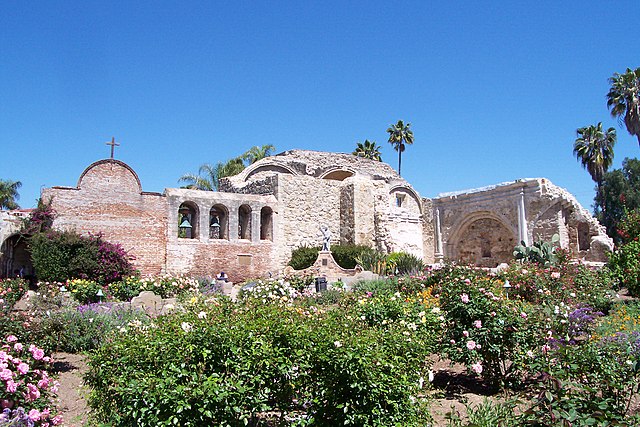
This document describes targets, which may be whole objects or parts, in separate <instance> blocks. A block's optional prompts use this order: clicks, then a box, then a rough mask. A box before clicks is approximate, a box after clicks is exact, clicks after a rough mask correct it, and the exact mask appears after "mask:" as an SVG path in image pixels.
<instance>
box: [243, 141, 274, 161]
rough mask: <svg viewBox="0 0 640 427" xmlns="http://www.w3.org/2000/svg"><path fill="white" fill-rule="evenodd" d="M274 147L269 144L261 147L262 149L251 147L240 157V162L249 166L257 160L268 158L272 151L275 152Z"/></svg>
mask: <svg viewBox="0 0 640 427" xmlns="http://www.w3.org/2000/svg"><path fill="white" fill-rule="evenodd" d="M275 149H276V147H274V146H273V145H271V144H266V145H263V146H262V147H258V146H257V145H256V146H254V147H251V148H250V149H249V150H247V152H246V153H244V154H243V155H241V156H240V158H241V159H242V160H244V161H245V162H247V163H248V164H249V165H252V164H254V163H255V162H257V161H258V160H261V159H264V158H265V157H269V156H270V155H271V153H272V152H273V151H275Z"/></svg>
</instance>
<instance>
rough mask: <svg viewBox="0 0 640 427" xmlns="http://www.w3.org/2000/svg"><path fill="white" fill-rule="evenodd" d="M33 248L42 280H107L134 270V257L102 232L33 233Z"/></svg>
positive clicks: (35, 263) (105, 281)
mask: <svg viewBox="0 0 640 427" xmlns="http://www.w3.org/2000/svg"><path fill="white" fill-rule="evenodd" d="M29 249H30V251H31V258H32V260H33V265H34V267H35V269H36V271H37V272H38V279H39V280H44V281H58V282H64V281H66V280H68V279H88V280H92V281H97V282H98V283H100V284H106V283H111V282H114V281H118V280H120V279H121V278H122V277H126V276H127V275H130V274H131V273H132V272H133V267H132V266H131V264H130V262H129V261H130V260H131V259H132V257H131V256H130V255H128V254H127V253H126V251H125V250H124V249H123V248H122V247H121V246H120V245H119V244H115V243H110V242H107V241H106V240H104V239H103V238H102V236H101V235H90V236H82V235H80V234H78V233H76V232H72V231H52V230H49V231H47V232H42V233H36V234H34V235H33V236H31V238H30V239H29Z"/></svg>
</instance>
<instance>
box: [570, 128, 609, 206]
mask: <svg viewBox="0 0 640 427" xmlns="http://www.w3.org/2000/svg"><path fill="white" fill-rule="evenodd" d="M576 134H577V135H578V138H576V141H575V142H574V144H573V154H575V155H576V158H577V159H578V160H579V161H580V163H582V166H583V167H584V168H585V169H587V171H588V172H589V174H590V175H591V178H592V179H593V180H594V181H595V182H596V184H597V185H598V194H599V193H600V189H601V187H602V179H603V178H604V174H605V172H607V170H608V169H609V166H611V163H613V146H614V145H615V144H616V130H615V129H614V128H609V129H607V130H606V131H603V129H602V122H599V123H598V124H597V125H595V126H594V125H591V126H585V127H582V128H580V129H578V130H577V131H576Z"/></svg>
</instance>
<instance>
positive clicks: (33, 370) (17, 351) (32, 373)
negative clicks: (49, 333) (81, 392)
mask: <svg viewBox="0 0 640 427" xmlns="http://www.w3.org/2000/svg"><path fill="white" fill-rule="evenodd" d="M51 363H52V360H51V358H50V357H49V356H46V355H45V353H44V351H43V350H42V349H40V348H38V347H36V346H35V345H30V346H29V347H27V346H26V345H23V344H22V343H21V342H19V341H18V338H16V337H15V336H13V335H9V336H7V337H6V338H5V339H4V340H3V342H2V346H1V347H0V384H1V385H2V387H0V404H1V406H2V408H3V409H4V410H5V411H4V412H3V414H2V415H0V417H1V418H0V422H4V421H6V422H7V423H9V422H13V421H14V420H15V419H18V420H20V418H24V414H26V418H27V420H26V421H27V423H28V424H26V425H37V426H48V425H50V424H51V425H59V424H61V423H62V417H61V416H59V415H56V414H55V410H54V409H52V407H51V402H52V398H53V396H54V395H55V393H56V391H57V388H58V383H57V382H56V381H54V380H53V379H52V378H51V377H50V376H49V374H48V372H47V369H48V368H49V367H50V365H51ZM19 408H21V409H22V411H20V409H19ZM7 410H8V411H7ZM3 418H4V420H3ZM29 421H30V422H29ZM0 425H1V424H0ZM14 425H20V424H14Z"/></svg>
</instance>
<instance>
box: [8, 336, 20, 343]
mask: <svg viewBox="0 0 640 427" xmlns="http://www.w3.org/2000/svg"><path fill="white" fill-rule="evenodd" d="M16 341H18V338H16V336H15V335H9V336H8V337H7V342H16Z"/></svg>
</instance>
